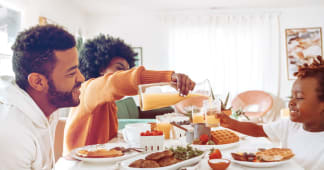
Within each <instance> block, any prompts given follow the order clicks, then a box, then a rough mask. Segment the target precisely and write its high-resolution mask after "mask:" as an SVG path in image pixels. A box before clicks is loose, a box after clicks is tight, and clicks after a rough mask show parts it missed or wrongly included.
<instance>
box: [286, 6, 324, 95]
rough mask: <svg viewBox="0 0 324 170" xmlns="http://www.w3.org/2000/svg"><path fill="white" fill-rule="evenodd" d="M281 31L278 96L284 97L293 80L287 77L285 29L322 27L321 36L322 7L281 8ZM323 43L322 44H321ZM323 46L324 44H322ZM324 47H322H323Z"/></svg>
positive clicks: (289, 91)
mask: <svg viewBox="0 0 324 170" xmlns="http://www.w3.org/2000/svg"><path fill="white" fill-rule="evenodd" d="M280 25H281V26H280V32H281V35H280V36H281V41H280V44H281V61H282V63H281V73H282V74H281V81H280V82H281V83H280V97H281V98H283V99H286V98H287V96H290V95H291V87H292V84H293V82H294V81H293V80H288V78H287V58H286V57H287V55H286V45H285V43H286V40H285V29H287V28H307V27H322V37H323V31H324V30H323V29H324V7H317V8H293V9H283V10H282V13H281V17H280ZM322 45H323V44H322ZM323 47H324V46H323ZM323 49H324V48H323Z"/></svg>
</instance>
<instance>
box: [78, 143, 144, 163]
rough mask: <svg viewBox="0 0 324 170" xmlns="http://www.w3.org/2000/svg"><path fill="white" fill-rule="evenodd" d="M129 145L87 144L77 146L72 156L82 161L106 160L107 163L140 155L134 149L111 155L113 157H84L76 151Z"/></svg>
mask: <svg viewBox="0 0 324 170" xmlns="http://www.w3.org/2000/svg"><path fill="white" fill-rule="evenodd" d="M117 146H118V147H128V146H127V145H125V144H103V145H89V146H85V147H82V148H77V149H75V150H73V151H72V157H73V158H75V159H78V160H81V161H85V162H106V163H113V162H117V161H122V160H125V159H128V158H131V157H134V156H136V155H138V154H139V153H138V152H135V151H132V152H126V153H124V155H123V156H118V157H111V158H84V157H80V156H78V155H77V154H76V152H78V151H79V150H83V149H86V150H95V149H96V148H105V149H111V148H114V147H117Z"/></svg>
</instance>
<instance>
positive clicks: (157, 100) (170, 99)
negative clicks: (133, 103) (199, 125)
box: [141, 93, 206, 111]
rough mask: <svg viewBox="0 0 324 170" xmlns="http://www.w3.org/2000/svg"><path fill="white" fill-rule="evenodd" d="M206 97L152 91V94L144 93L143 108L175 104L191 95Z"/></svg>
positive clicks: (196, 95) (199, 95)
mask: <svg viewBox="0 0 324 170" xmlns="http://www.w3.org/2000/svg"><path fill="white" fill-rule="evenodd" d="M202 96H203V97H206V96H204V95H201V94H188V95H187V96H179V94H178V93H151V94H142V96H141V97H142V102H141V109H142V110H143V111H145V110H152V109H158V108H162V107H167V106H171V105H174V104H176V103H178V102H180V101H182V100H184V99H188V98H191V97H202Z"/></svg>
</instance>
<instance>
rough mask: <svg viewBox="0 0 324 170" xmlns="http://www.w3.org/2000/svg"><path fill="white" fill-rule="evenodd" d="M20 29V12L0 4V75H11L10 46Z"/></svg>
mask: <svg viewBox="0 0 324 170" xmlns="http://www.w3.org/2000/svg"><path fill="white" fill-rule="evenodd" d="M20 27H21V12H19V11H16V10H13V9H10V8H7V7H4V6H2V5H1V4H0V75H13V72H12V67H11V57H12V51H11V48H10V47H11V46H12V44H13V43H14V41H15V38H16V36H17V34H18V31H19V30H20Z"/></svg>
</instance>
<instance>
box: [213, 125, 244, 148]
mask: <svg viewBox="0 0 324 170" xmlns="http://www.w3.org/2000/svg"><path fill="white" fill-rule="evenodd" d="M210 135H211V140H212V141H213V142H214V143H215V144H216V145H222V144H229V143H234V142H238V141H239V140H240V138H239V137H238V136H237V135H236V134H235V133H234V132H231V131H229V130H226V129H222V130H216V131H212V132H211V134H210Z"/></svg>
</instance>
